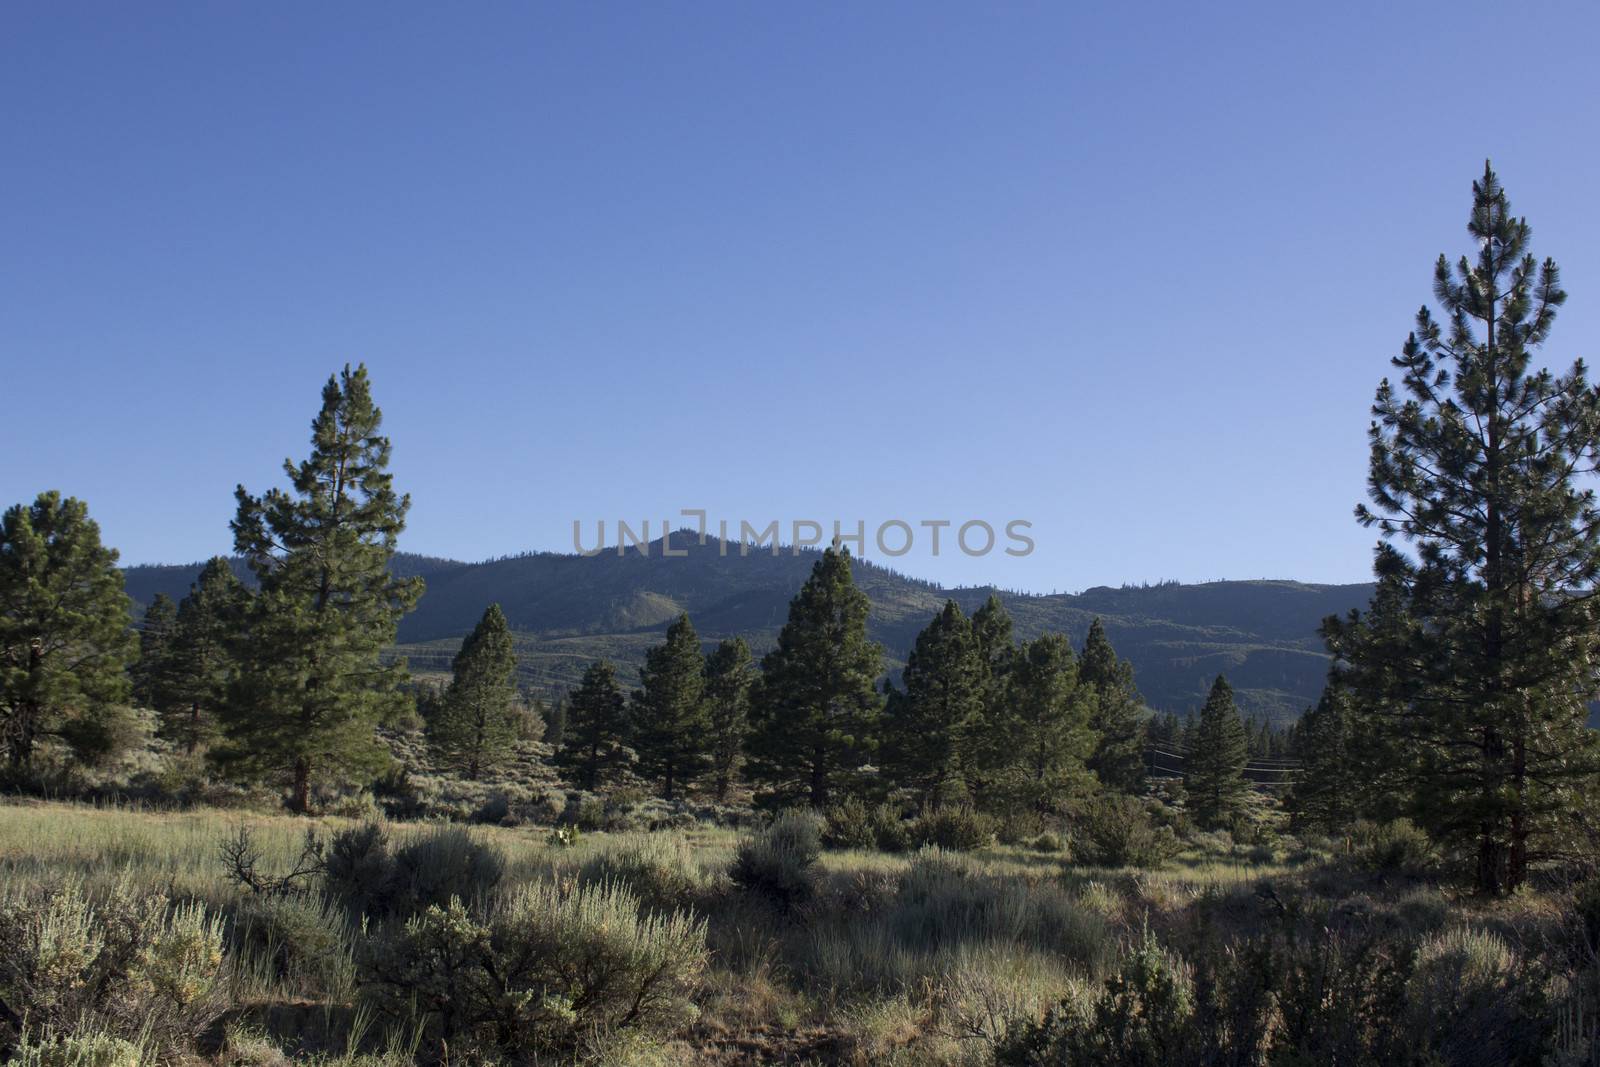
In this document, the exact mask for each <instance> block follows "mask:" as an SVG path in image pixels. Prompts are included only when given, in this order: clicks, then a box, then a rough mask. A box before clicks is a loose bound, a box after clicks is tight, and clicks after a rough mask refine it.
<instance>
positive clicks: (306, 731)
mask: <svg viewBox="0 0 1600 1067" xmlns="http://www.w3.org/2000/svg"><path fill="white" fill-rule="evenodd" d="M382 422H383V414H382V412H381V411H380V410H379V409H378V407H377V405H375V404H374V403H373V402H372V391H371V388H370V385H369V383H368V380H367V369H366V367H365V366H361V367H357V368H356V369H355V370H351V369H350V368H349V366H346V367H345V368H344V371H343V372H342V373H340V374H338V375H335V376H333V377H331V378H329V379H328V384H327V385H326V386H325V387H324V388H323V391H322V408H321V410H320V411H319V412H318V413H317V416H316V418H315V419H314V420H312V423H311V456H310V458H309V459H307V460H305V461H304V462H302V463H299V464H296V463H294V462H293V461H292V460H285V461H284V470H285V473H286V474H287V475H288V477H289V480H290V483H291V489H290V490H289V491H287V492H286V491H284V490H282V489H271V490H268V492H267V493H266V494H265V495H264V496H261V497H255V496H251V495H250V494H249V493H247V492H246V491H245V489H244V487H243V486H240V487H239V488H238V490H237V492H236V496H237V499H238V504H239V507H238V514H237V515H236V516H235V518H234V520H233V522H232V524H231V525H232V529H233V538H234V548H235V550H236V551H238V552H239V553H240V554H242V555H243V556H244V557H245V559H246V561H247V562H248V563H249V565H250V569H251V571H252V572H253V573H254V574H255V576H256V580H257V584H258V587H259V591H258V592H257V593H256V595H255V596H254V597H253V598H252V601H251V608H250V611H249V612H248V613H247V616H246V626H245V631H244V639H243V640H242V641H241V642H240V645H239V649H240V655H239V677H238V679H237V681H236V684H235V685H234V686H233V687H232V692H231V694H230V699H229V701H228V704H227V713H226V717H225V722H224V725H225V727H226V731H227V735H228V740H229V742H230V751H229V753H228V754H229V756H230V757H231V758H232V759H233V760H234V761H236V762H238V763H240V764H241V765H244V766H247V767H253V768H255V769H258V770H260V771H262V772H265V773H267V774H269V775H272V776H274V777H280V776H281V778H282V779H283V780H284V781H286V782H287V783H288V784H289V787H290V805H291V806H292V808H293V809H294V810H295V811H302V812H303V811H307V810H309V808H310V801H311V786H312V783H313V781H314V780H315V779H316V778H317V776H319V775H332V774H338V773H355V774H363V773H367V774H370V773H376V772H377V771H379V770H381V769H382V767H383V766H384V764H385V762H386V761H387V759H388V753H387V751H386V749H385V748H384V746H383V744H382V743H381V741H380V740H379V739H378V737H377V734H376V727H377V726H378V725H379V723H380V722H382V721H383V720H384V719H386V718H388V717H390V716H391V715H394V714H397V713H398V712H400V711H401V710H402V709H403V708H404V706H405V699H404V696H403V693H402V685H403V683H404V681H405V679H406V669H405V665H404V664H403V663H394V664H385V663H383V662H382V661H381V659H380V654H381V653H382V652H383V651H384V650H385V649H386V648H388V647H389V646H390V645H392V644H393V643H394V637H395V629H396V627H397V625H398V624H399V621H400V618H401V616H403V615H404V614H405V613H406V612H407V611H409V610H411V608H412V607H414V606H415V605H416V602H417V598H418V597H419V596H420V595H421V594H422V580H421V579H420V578H399V577H396V576H395V575H393V574H391V573H390V570H389V564H390V561H391V560H392V559H393V558H394V553H395V543H396V540H397V539H398V537H399V536H400V532H401V530H403V529H404V528H405V516H406V511H407V510H408V509H409V508H410V506H411V499H410V497H406V496H400V495H398V494H396V493H395V491H394V485H393V476H392V475H391V474H390V473H389V470H388V467H389V454H390V444H389V439H388V438H387V437H384V436H382V435H381V434H380V433H379V432H378V431H379V428H380V427H381V425H382Z"/></svg>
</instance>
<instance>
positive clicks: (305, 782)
mask: <svg viewBox="0 0 1600 1067" xmlns="http://www.w3.org/2000/svg"><path fill="white" fill-rule="evenodd" d="M289 807H290V809H291V810H292V811H295V812H298V813H299V814H301V815H305V814H307V813H309V812H310V811H311V760H310V759H309V758H308V757H306V756H301V757H299V758H298V759H296V760H295V761H294V796H293V797H292V798H291V799H290V801H289Z"/></svg>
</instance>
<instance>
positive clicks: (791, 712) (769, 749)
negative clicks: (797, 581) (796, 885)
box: [749, 545, 883, 807]
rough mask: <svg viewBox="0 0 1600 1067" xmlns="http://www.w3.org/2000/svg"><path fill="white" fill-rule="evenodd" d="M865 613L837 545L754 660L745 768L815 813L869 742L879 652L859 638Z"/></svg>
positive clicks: (863, 757)
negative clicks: (757, 665) (757, 674)
mask: <svg viewBox="0 0 1600 1067" xmlns="http://www.w3.org/2000/svg"><path fill="white" fill-rule="evenodd" d="M868 608H869V604H868V602H867V597H866V594H864V593H862V592H861V591H860V590H859V589H857V588H856V585H855V580H854V578H853V577H852V576H851V572H850V553H849V552H848V551H847V550H846V549H844V548H842V547H839V546H837V545H835V547H832V548H829V549H828V550H827V551H825V552H824V553H823V554H822V558H821V559H819V560H818V561H817V562H816V565H815V566H813V567H812V569H811V576H810V577H809V578H807V579H806V583H805V585H804V586H802V587H801V589H800V592H799V594H798V595H796V596H795V598H794V599H793V600H792V601H790V602H789V619H788V622H786V623H785V624H784V627H783V629H782V631H780V632H779V634H778V644H777V647H776V648H774V649H773V650H772V651H771V652H769V653H767V655H766V656H765V657H764V658H763V659H762V661H761V671H762V679H761V683H760V685H758V686H757V687H756V692H755V695H754V697H753V699H752V704H751V720H752V722H751V726H752V733H751V737H750V764H749V766H750V771H751V773H752V776H753V777H755V778H756V779H757V780H758V781H761V782H764V783H766V784H767V785H768V786H770V787H772V788H773V789H774V790H775V791H776V792H778V793H780V794H785V795H788V794H796V793H798V794H799V795H800V796H803V797H804V798H805V799H807V800H808V801H809V802H810V803H811V805H812V806H813V807H822V806H824V805H826V804H827V803H828V799H829V797H830V796H831V795H832V794H833V793H835V792H837V791H838V790H839V789H840V788H842V787H845V786H846V785H847V784H848V782H849V780H850V778H851V776H852V775H853V774H854V773H855V772H857V771H858V770H859V769H860V768H861V767H862V766H864V765H865V764H866V762H867V760H868V758H869V756H870V754H871V752H872V750H873V748H874V747H875V746H876V740H877V737H876V731H877V720H878V713H879V705H880V699H879V696H878V691H877V689H876V687H875V681H876V679H877V676H878V674H879V672H880V671H881V670H882V665H883V652H882V649H880V648H879V647H878V646H877V645H876V644H873V643H872V642H871V641H869V640H868V639H867V611H868Z"/></svg>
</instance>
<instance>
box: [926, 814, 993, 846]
mask: <svg viewBox="0 0 1600 1067" xmlns="http://www.w3.org/2000/svg"><path fill="white" fill-rule="evenodd" d="M995 829H996V824H995V820H994V818H993V817H992V816H989V815H985V814H984V813H983V812H980V811H977V810H975V809H973V808H969V807H966V806H965V805H962V806H957V807H944V808H939V809H937V810H935V811H930V812H928V813H926V814H924V815H923V816H922V817H921V818H919V819H917V821H916V823H915V824H914V825H913V826H912V828H911V840H912V841H913V842H914V843H915V844H916V845H918V846H919V847H922V848H927V847H929V846H932V847H934V848H942V849H947V850H949V851H951V852H971V851H972V850H974V849H979V848H987V847H988V846H990V845H992V844H994V835H995Z"/></svg>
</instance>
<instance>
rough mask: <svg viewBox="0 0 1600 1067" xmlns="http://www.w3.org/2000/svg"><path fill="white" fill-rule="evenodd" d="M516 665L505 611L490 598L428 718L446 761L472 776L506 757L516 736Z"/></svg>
mask: <svg viewBox="0 0 1600 1067" xmlns="http://www.w3.org/2000/svg"><path fill="white" fill-rule="evenodd" d="M516 669H517V654H516V649H515V648H513V647H512V643H511V629H510V627H509V626H508V625H507V624H506V617H505V613H504V612H502V611H501V610H500V605H499V604H490V605H489V607H488V608H486V609H485V610H484V613H483V618H481V619H479V620H478V624H477V625H476V626H474V627H473V628H472V632H471V633H469V634H468V635H467V636H466V639H465V640H463V641H462V642H461V650H460V651H459V652H457V653H456V656H455V659H454V661H453V662H452V663H451V667H450V672H451V677H450V684H449V686H448V687H447V688H446V689H445V691H444V697H443V699H442V700H441V701H440V702H439V708H438V711H437V712H436V713H435V715H434V718H433V720H432V721H431V722H430V723H429V724H428V732H429V734H430V735H431V738H432V740H433V744H434V747H435V748H436V749H437V750H438V752H439V754H440V755H441V756H442V757H443V758H444V762H445V763H446V764H447V765H448V766H450V767H452V768H454V769H455V770H457V771H459V772H461V773H462V774H464V775H466V777H467V778H469V779H472V780H476V779H477V778H479V777H481V776H482V775H483V774H484V773H485V772H488V771H492V770H494V769H495V768H496V767H498V766H500V765H501V764H502V763H504V762H505V759H506V757H507V756H508V755H509V754H510V751H511V746H512V744H513V743H514V742H515V741H516V740H517V732H518V731H517V726H518V718H519V715H520V709H519V708H518V707H517V705H516V695H517V693H516V683H515V675H516Z"/></svg>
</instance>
